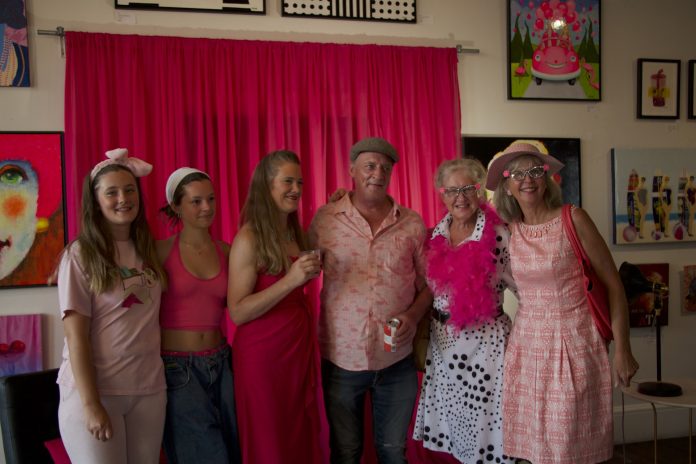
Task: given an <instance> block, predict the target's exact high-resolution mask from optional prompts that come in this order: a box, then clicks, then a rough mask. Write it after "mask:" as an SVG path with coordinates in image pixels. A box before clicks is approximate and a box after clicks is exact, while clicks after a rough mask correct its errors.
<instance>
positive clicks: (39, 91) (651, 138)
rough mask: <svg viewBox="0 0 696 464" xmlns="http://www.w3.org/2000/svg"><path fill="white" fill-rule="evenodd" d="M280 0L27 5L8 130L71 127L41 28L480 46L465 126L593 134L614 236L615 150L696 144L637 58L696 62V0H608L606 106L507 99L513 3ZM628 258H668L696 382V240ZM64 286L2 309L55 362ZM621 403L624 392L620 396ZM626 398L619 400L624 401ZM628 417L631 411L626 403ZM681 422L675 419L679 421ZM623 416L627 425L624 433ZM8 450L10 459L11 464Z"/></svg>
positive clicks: (672, 428) (590, 165) (681, 372)
mask: <svg viewBox="0 0 696 464" xmlns="http://www.w3.org/2000/svg"><path fill="white" fill-rule="evenodd" d="M280 1H281V0H266V4H267V6H266V8H267V15H266V16H250V15H234V14H212V13H210V14H209V13H179V12H149V11H130V10H115V9H114V8H113V4H114V2H113V0H61V1H56V0H27V4H28V5H27V10H28V11H27V13H28V17H29V24H30V30H31V31H30V37H29V41H30V55H31V57H30V60H31V72H32V87H31V88H29V89H11V88H2V89H0V108H2V111H0V130H4V131H10V130H63V129H64V126H63V83H64V72H65V60H64V59H63V58H61V56H60V42H59V40H58V39H57V38H55V37H46V36H37V34H36V30H37V29H54V28H55V27H56V26H63V27H65V29H66V30H74V31H88V32H110V33H119V34H156V35H176V36H187V37H220V38H235V39H262V40H284V41H314V42H347V43H378V44H398V45H400V44H404V45H430V46H454V45H456V44H462V45H464V46H465V47H474V48H479V49H480V50H481V53H480V54H479V55H460V64H459V80H460V87H461V103H462V132H463V133H465V134H476V135H530V136H550V137H554V136H557V137H579V138H581V139H582V197H583V198H582V199H583V206H584V207H585V208H586V209H587V211H588V212H589V214H590V215H591V216H592V217H593V219H594V220H595V222H596V224H597V227H598V228H599V230H600V232H601V233H602V235H603V236H604V238H605V239H606V240H607V241H608V242H610V241H611V178H610V176H611V174H610V173H611V169H610V156H609V152H610V149H611V148H612V147H690V148H695V147H696V121H687V120H686V119H685V118H684V117H682V118H681V119H679V120H676V121H650V120H638V119H636V118H635V98H636V97H635V95H636V79H635V72H636V60H637V59H638V58H670V59H681V60H688V59H694V58H696V42H695V41H694V40H693V32H692V31H693V24H692V20H693V18H696V2H693V1H692V0H662V1H660V2H658V3H656V2H654V1H651V0H632V1H630V2H629V1H622V0H605V1H604V2H603V9H602V39H601V43H602V86H603V89H602V102H599V103H579V102H540V101H528V102H523V101H514V102H513V101H508V100H507V98H506V95H507V91H506V80H505V74H504V73H505V59H506V40H507V39H506V34H505V16H506V9H505V2H503V1H491V0H418V11H419V15H418V24H415V25H413V24H390V23H371V22H361V21H338V20H320V19H298V18H283V17H281V16H280V6H279V5H280ZM682 68H683V75H682V90H683V92H682V93H683V95H682V102H681V107H682V114H684V112H685V110H684V108H685V105H686V92H685V89H686V86H685V84H684V83H685V81H686V69H685V68H686V63H684V64H683V65H682ZM611 251H612V253H613V255H614V258H615V260H616V262H617V264H620V263H621V262H622V261H624V260H627V261H631V262H637V263H640V262H668V263H669V264H670V282H672V284H673V285H672V286H673V293H672V295H673V296H672V298H670V305H669V306H670V307H669V312H670V324H669V326H668V327H665V328H664V330H663V335H664V337H663V338H664V339H663V351H664V359H663V376H664V377H689V378H696V363H694V362H693V359H692V358H691V356H692V353H694V352H696V337H694V336H693V335H692V334H693V332H694V329H695V328H696V317H687V316H682V315H681V314H680V309H679V300H680V298H678V296H679V290H678V288H677V285H674V284H675V283H677V282H678V279H679V270H680V269H682V268H683V266H684V265H686V264H696V246H694V245H693V244H692V245H683V244H665V245H661V246H641V247H633V248H626V247H616V246H612V247H611ZM56 306H57V296H56V291H55V289H53V288H38V289H37V288H32V289H11V290H10V289H6V290H0V314H24V313H42V314H46V315H47V316H46V317H45V318H44V322H45V327H44V329H45V337H46V340H45V343H44V351H45V355H44V361H45V364H46V366H47V367H56V366H58V365H59V362H60V350H61V347H62V327H61V325H60V321H59V318H58V316H57V309H56ZM631 341H632V344H633V349H634V354H635V356H636V358H637V359H638V360H639V362H640V363H641V366H642V367H641V370H640V372H639V376H644V377H646V378H649V377H651V376H653V375H654V369H655V364H654V357H655V356H654V349H655V344H654V337H653V336H652V335H651V333H650V331H649V330H648V329H641V330H635V329H634V330H633V331H632V336H631ZM617 398H618V399H620V397H617ZM615 404H617V405H619V407H620V401H618V402H616V403H615ZM627 404H628V409H627V424H629V422H630V428H628V429H627V439H628V440H629V441H636V440H647V439H650V438H651V437H652V435H651V430H650V424H651V423H652V422H651V419H650V417H649V415H648V409H647V406H645V405H642V404H637V403H635V402H633V403H632V402H627ZM619 412H620V409H619ZM661 414H663V420H662V421H661V424H660V427H661V431H662V432H661V433H662V434H664V435H665V436H667V435H686V432H687V425H686V419H685V417H686V413H685V412H682V411H675V410H673V409H669V408H666V409H663V410H662V411H661ZM673 417H675V419H672V418H673ZM619 424H620V422H619V421H617V422H616V427H615V428H616V429H617V434H618V432H619V431H620V426H619ZM3 462H4V457H2V458H0V463H3Z"/></svg>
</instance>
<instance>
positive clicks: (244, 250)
mask: <svg viewBox="0 0 696 464" xmlns="http://www.w3.org/2000/svg"><path fill="white" fill-rule="evenodd" d="M229 257H230V263H234V264H235V265H244V264H249V263H256V235H255V234H254V231H253V230H251V227H249V226H248V225H247V224H245V225H243V226H242V228H241V229H239V232H237V235H235V236H234V240H233V241H232V246H231V247H230V253H229Z"/></svg>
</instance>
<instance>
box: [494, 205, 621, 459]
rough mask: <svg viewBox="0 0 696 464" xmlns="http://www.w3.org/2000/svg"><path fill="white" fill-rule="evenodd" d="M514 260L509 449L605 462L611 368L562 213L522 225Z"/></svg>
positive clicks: (528, 455) (531, 455) (507, 387)
mask: <svg viewBox="0 0 696 464" xmlns="http://www.w3.org/2000/svg"><path fill="white" fill-rule="evenodd" d="M510 260H511V267H512V275H513V278H514V280H515V283H516V284H517V290H518V292H519V297H520V304H519V309H518V311H517V315H516V317H515V322H514V325H513V328H512V333H511V334H510V338H509V340H508V347H507V351H506V353H505V368H504V375H503V448H504V451H505V454H506V455H508V456H514V457H517V458H524V459H527V460H529V461H531V462H533V463H534V464H546V463H549V464H551V463H554V464H561V463H567V464H583V463H596V462H600V461H605V460H607V459H609V458H610V457H611V455H612V451H613V430H612V426H613V424H612V396H611V395H612V391H611V388H612V387H611V370H610V366H609V359H608V354H607V348H606V345H605V344H604V341H603V340H602V338H601V336H600V335H599V332H598V331H597V329H596V328H595V325H594V321H593V320H592V316H591V314H590V310H589V308H588V307H587V299H586V297H585V293H584V291H583V281H582V273H581V270H580V267H579V266H578V261H577V258H576V257H575V254H574V253H573V249H572V247H571V245H570V242H569V241H568V239H567V238H566V235H565V233H564V231H563V223H562V221H561V217H560V216H559V217H557V218H555V219H553V220H551V221H549V222H547V223H545V224H541V225H536V226H528V225H525V224H521V223H517V224H514V225H513V226H512V238H511V240H510Z"/></svg>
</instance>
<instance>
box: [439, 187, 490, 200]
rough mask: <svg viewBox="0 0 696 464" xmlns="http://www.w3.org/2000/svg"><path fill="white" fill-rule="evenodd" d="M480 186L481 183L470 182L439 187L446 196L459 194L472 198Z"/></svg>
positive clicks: (452, 196) (451, 196) (453, 196)
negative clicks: (460, 185)
mask: <svg viewBox="0 0 696 464" xmlns="http://www.w3.org/2000/svg"><path fill="white" fill-rule="evenodd" d="M480 188H481V184H470V185H465V186H463V187H440V193H441V194H443V195H444V196H446V197H447V198H457V197H458V196H459V194H462V195H464V196H465V197H469V198H472V197H473V196H475V195H476V192H477V191H478V190H479V189H480Z"/></svg>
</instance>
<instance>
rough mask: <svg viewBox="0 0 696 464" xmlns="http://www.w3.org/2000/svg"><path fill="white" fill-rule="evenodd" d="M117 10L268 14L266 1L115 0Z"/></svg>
mask: <svg viewBox="0 0 696 464" xmlns="http://www.w3.org/2000/svg"><path fill="white" fill-rule="evenodd" d="M114 2H115V7H116V8H124V9H134V10H178V11H202V12H207V13H215V12H218V13H244V14H259V15H264V14H266V1H265V0H114Z"/></svg>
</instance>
